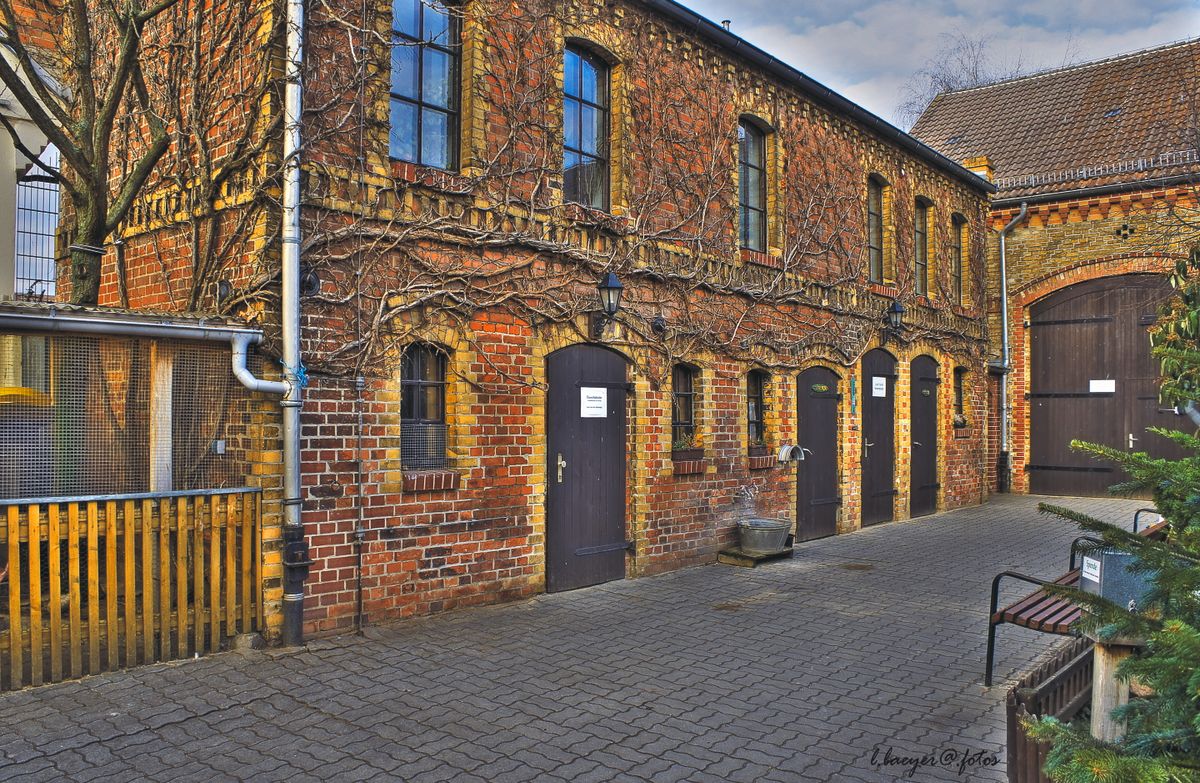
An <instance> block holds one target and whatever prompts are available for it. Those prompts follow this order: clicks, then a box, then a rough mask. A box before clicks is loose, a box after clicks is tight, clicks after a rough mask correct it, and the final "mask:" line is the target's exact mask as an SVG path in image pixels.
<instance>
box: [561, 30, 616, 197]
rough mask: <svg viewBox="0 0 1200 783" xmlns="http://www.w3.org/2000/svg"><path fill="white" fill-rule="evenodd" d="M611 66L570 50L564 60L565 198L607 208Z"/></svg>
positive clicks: (581, 52) (579, 51)
mask: <svg viewBox="0 0 1200 783" xmlns="http://www.w3.org/2000/svg"><path fill="white" fill-rule="evenodd" d="M608 125H609V68H608V65H607V64H606V63H605V62H604V61H603V60H601V59H600V58H599V57H597V56H596V55H595V54H593V53H592V52H589V51H587V50H585V49H581V48H579V47H577V46H568V47H567V50H566V54H565V55H564V58H563V199H564V200H565V201H568V202H571V203H574V204H583V205H584V206H586V207H592V208H594V209H603V210H607V209H608V160H609V144H608V135H609V129H608Z"/></svg>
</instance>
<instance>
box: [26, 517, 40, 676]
mask: <svg viewBox="0 0 1200 783" xmlns="http://www.w3.org/2000/svg"><path fill="white" fill-rule="evenodd" d="M27 508H28V512H27V514H26V519H27V521H28V523H29V527H28V531H29V534H28V538H27V541H28V542H29V543H28V545H27V549H28V551H29V683H30V685H41V684H42V514H41V511H42V508H41V506H39V505H38V504H37V503H32V504H30V505H29V506H28V507H27Z"/></svg>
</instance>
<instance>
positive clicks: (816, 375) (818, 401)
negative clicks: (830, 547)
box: [796, 367, 842, 541]
mask: <svg viewBox="0 0 1200 783" xmlns="http://www.w3.org/2000/svg"><path fill="white" fill-rule="evenodd" d="M837 389H838V377H837V375H836V374H835V373H834V372H833V371H832V370H830V369H828V368H825V367H813V368H811V369H808V370H805V371H804V372H802V373H800V377H799V378H798V379H797V381H796V397H797V408H798V410H797V419H796V421H797V426H798V428H799V433H800V434H799V437H798V438H797V440H796V443H797V445H799V446H800V448H802V449H803V450H804V460H803V461H801V462H797V463H796V469H797V474H796V540H797V541H811V540H812V539H814V538H824V537H825V536H832V535H833V534H834V533H836V532H837V515H838V507H839V506H841V504H842V497H841V492H840V491H839V490H840V487H839V484H838V405H839V402H838V401H839V400H840V399H841V395H840V394H838V391H837Z"/></svg>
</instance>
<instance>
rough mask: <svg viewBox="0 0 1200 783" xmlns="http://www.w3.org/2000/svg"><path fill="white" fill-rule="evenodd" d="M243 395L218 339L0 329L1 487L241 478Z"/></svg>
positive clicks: (149, 486)
mask: <svg viewBox="0 0 1200 783" xmlns="http://www.w3.org/2000/svg"><path fill="white" fill-rule="evenodd" d="M249 407H250V397H249V393H248V392H247V391H246V390H245V389H244V387H242V386H241V385H240V384H239V383H238V382H237V379H236V378H234V376H233V373H232V370H231V369H230V363H229V347H228V346H226V345H219V344H211V345H210V344H204V343H194V342H186V341H151V340H137V339H131V338H121V337H99V336H96V337H93V336H75V335H37V334H20V335H18V334H5V335H0V499H11V498H31V497H41V496H47V495H54V496H66V495H102V494H116V493H131V492H147V491H167V490H176V491H178V490H193V489H212V488H220V487H233V486H241V485H243V484H244V483H245V479H246V471H247V462H248V459H247V455H248V452H249V451H250V450H251V449H261V448H263V446H262V441H261V437H262V433H257V432H252V431H251V424H250V421H251V417H250V416H249Z"/></svg>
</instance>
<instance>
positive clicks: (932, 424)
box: [908, 356, 941, 517]
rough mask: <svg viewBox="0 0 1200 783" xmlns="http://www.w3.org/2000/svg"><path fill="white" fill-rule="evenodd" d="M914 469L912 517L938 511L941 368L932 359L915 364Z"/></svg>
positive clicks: (913, 391) (921, 358)
mask: <svg viewBox="0 0 1200 783" xmlns="http://www.w3.org/2000/svg"><path fill="white" fill-rule="evenodd" d="M911 370H912V379H911V380H912V398H911V402H910V405H911V406H912V463H911V464H912V468H911V471H910V478H911V485H910V489H909V506H908V508H909V515H910V516H914V517H921V516H925V515H926V514H932V513H933V512H934V511H937V496H938V489H939V488H940V487H941V485H940V484H938V475H937V466H938V427H937V415H938V405H937V403H938V384H939V383H941V380H940V379H939V378H938V364H937V362H935V361H934V360H933V358H932V357H929V356H918V357H917V358H915V359H913V362H912V368H911Z"/></svg>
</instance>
